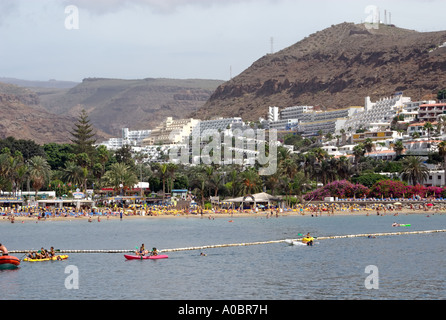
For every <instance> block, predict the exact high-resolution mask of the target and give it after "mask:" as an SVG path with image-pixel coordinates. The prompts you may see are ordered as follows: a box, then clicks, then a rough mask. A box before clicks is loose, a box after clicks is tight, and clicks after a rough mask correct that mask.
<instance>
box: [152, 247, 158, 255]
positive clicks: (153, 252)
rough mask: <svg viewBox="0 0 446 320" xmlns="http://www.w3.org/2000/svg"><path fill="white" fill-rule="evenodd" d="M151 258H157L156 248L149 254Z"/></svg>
mask: <svg viewBox="0 0 446 320" xmlns="http://www.w3.org/2000/svg"><path fill="white" fill-rule="evenodd" d="M150 255H151V256H157V255H158V250H157V249H156V248H152V251H151V252H150Z"/></svg>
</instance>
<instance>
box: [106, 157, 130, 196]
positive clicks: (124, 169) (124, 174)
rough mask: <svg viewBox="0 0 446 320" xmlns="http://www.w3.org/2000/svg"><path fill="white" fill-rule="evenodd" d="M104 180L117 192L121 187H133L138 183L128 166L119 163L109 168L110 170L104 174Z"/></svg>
mask: <svg viewBox="0 0 446 320" xmlns="http://www.w3.org/2000/svg"><path fill="white" fill-rule="evenodd" d="M104 180H105V182H106V183H108V184H109V185H110V186H112V187H113V189H114V190H119V189H120V188H121V187H122V188H123V189H125V188H128V187H133V186H134V185H135V184H137V183H138V177H137V176H136V174H135V173H134V172H133V171H132V170H131V169H130V166H128V165H126V164H125V163H119V162H117V163H113V164H112V165H111V166H110V170H108V171H107V172H106V173H105V174H104Z"/></svg>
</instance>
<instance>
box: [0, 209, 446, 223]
mask: <svg viewBox="0 0 446 320" xmlns="http://www.w3.org/2000/svg"><path fill="white" fill-rule="evenodd" d="M445 213H446V212H443V211H439V210H438V211H437V210H433V209H430V210H420V209H416V210H412V209H402V210H393V211H382V210H380V211H379V212H377V210H375V209H367V210H364V209H363V210H353V211H346V210H333V211H330V212H329V211H322V212H320V211H319V212H312V211H310V210H304V211H303V213H301V212H300V211H299V210H292V211H284V212H281V213H279V212H273V213H272V214H271V212H268V211H262V212H258V213H255V212H234V213H229V212H215V213H214V212H208V211H206V212H203V214H185V213H161V214H156V215H141V214H123V215H122V219H123V220H128V219H229V220H231V219H235V218H247V217H249V218H263V219H275V218H280V217H285V216H301V217H308V216H313V217H327V216H340V215H344V216H372V215H380V216H400V215H412V214H419V215H434V214H445ZM120 219H121V217H120V215H119V214H111V215H107V214H103V215H96V214H95V215H91V214H85V215H78V216H66V217H64V216H47V217H45V218H41V217H38V216H35V215H32V216H20V215H14V219H13V222H14V223H27V222H28V223H29V222H45V221H85V222H104V221H109V220H120ZM2 222H3V223H11V222H12V221H11V215H3V216H1V218H0V223H2Z"/></svg>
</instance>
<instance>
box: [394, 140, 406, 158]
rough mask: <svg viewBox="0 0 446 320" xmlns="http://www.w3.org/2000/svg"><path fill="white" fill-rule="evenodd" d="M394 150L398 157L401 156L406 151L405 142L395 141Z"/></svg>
mask: <svg viewBox="0 0 446 320" xmlns="http://www.w3.org/2000/svg"><path fill="white" fill-rule="evenodd" d="M393 150H394V151H395V153H396V156H397V157H399V156H401V155H402V154H403V151H404V145H403V142H402V141H401V140H398V141H397V142H395V144H394V145H393Z"/></svg>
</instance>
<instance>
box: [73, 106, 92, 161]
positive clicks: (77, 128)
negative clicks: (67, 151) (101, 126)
mask: <svg viewBox="0 0 446 320" xmlns="http://www.w3.org/2000/svg"><path fill="white" fill-rule="evenodd" d="M71 135H72V139H71V142H72V143H73V152H74V153H75V154H79V153H86V154H87V155H88V156H89V157H90V158H92V157H93V155H94V154H95V147H94V144H95V143H96V139H95V138H94V137H95V135H96V133H95V132H94V129H93V126H92V125H91V124H90V120H89V119H88V114H87V111H86V110H85V109H82V111H81V113H80V115H79V118H78V119H77V122H76V123H75V124H74V128H73V131H72V132H71Z"/></svg>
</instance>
